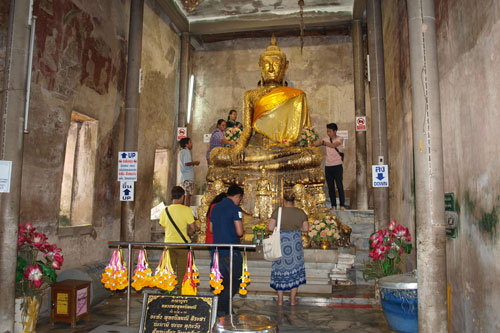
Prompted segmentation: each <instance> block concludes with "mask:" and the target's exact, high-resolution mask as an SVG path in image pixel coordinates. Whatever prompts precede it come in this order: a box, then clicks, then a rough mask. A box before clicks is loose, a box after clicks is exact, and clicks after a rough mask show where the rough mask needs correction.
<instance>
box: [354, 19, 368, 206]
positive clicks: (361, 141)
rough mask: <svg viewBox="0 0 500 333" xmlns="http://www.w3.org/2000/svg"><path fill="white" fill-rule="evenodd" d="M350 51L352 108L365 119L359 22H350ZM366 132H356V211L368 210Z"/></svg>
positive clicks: (360, 27) (361, 29)
mask: <svg viewBox="0 0 500 333" xmlns="http://www.w3.org/2000/svg"><path fill="white" fill-rule="evenodd" d="M352 51H353V59H354V60H353V62H354V106H355V114H356V117H365V116H366V108H365V75H364V74H365V73H364V72H365V71H364V55H363V27H362V22H361V20H354V21H353V22H352ZM366 162H367V155H366V132H356V209H359V210H367V209H368V184H367V181H366Z"/></svg>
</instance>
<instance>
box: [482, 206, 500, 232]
mask: <svg viewBox="0 0 500 333" xmlns="http://www.w3.org/2000/svg"><path fill="white" fill-rule="evenodd" d="M497 224H498V212H497V207H493V210H492V211H491V212H490V213H488V212H484V211H483V213H482V216H481V220H479V228H480V229H481V231H485V232H487V233H489V234H490V235H491V237H492V238H493V236H494V235H496V232H497Z"/></svg>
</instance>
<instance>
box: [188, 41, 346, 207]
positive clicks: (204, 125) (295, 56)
mask: <svg viewBox="0 0 500 333" xmlns="http://www.w3.org/2000/svg"><path fill="white" fill-rule="evenodd" d="M269 42H270V38H258V39H239V40H231V41H225V42H217V43H210V44H205V46H204V48H203V49H199V50H196V51H195V54H194V66H193V73H194V75H195V94H194V103H193V118H192V122H191V125H190V128H189V130H190V133H191V134H190V136H191V137H192V139H193V145H194V147H193V158H194V159H196V160H200V161H201V164H200V166H198V167H196V168H195V177H196V184H197V185H198V188H199V189H201V187H202V184H203V183H204V182H205V175H206V171H207V162H206V158H205V154H206V152H207V149H208V144H206V143H203V134H204V133H207V134H209V133H212V131H213V130H214V129H215V125H216V122H217V119H219V118H224V119H227V115H228V112H229V110H230V109H232V108H234V109H236V110H237V111H238V120H241V119H242V115H243V110H242V108H243V94H244V92H245V91H247V90H250V89H254V88H256V86H257V82H258V81H259V80H260V72H259V67H258V61H259V56H260V54H261V53H262V52H264V51H265V49H266V48H267V46H268V45H269ZM277 42H278V46H279V47H280V48H281V50H282V51H283V52H284V53H285V54H286V56H287V59H288V61H289V66H288V70H287V74H286V80H287V81H288V83H289V85H290V86H291V87H294V88H299V89H301V90H303V91H305V92H306V94H307V98H308V106H309V110H310V114H311V121H312V125H313V126H314V127H315V128H316V129H317V130H318V131H319V133H320V134H321V136H325V135H326V127H325V125H326V124H327V123H329V122H335V123H337V125H338V126H339V130H348V131H349V139H348V140H347V141H346V155H345V156H346V161H345V166H344V188H345V189H346V196H347V197H349V198H350V199H351V200H350V201H351V203H352V202H355V200H354V192H355V190H356V183H355V133H354V86H353V64H352V59H353V58H352V42H351V39H350V37H306V38H305V41H304V49H303V52H302V53H301V50H300V41H299V38H297V37H289V38H278V41H277Z"/></svg>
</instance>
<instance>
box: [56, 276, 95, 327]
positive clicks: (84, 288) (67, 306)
mask: <svg viewBox="0 0 500 333" xmlns="http://www.w3.org/2000/svg"><path fill="white" fill-rule="evenodd" d="M51 303H52V304H51V309H50V323H51V324H54V322H56V321H62V322H66V323H71V327H73V328H74V327H76V322H77V321H79V320H81V319H85V320H87V321H88V320H90V281H80V280H64V281H61V282H57V283H54V284H53V285H52V291H51Z"/></svg>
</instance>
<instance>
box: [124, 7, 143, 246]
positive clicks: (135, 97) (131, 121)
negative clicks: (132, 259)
mask: <svg viewBox="0 0 500 333" xmlns="http://www.w3.org/2000/svg"><path fill="white" fill-rule="evenodd" d="M143 14H144V0H131V3H130V23H129V32H128V63H127V87H126V96H127V97H126V100H125V133H124V140H125V144H124V147H123V149H124V151H137V148H138V129H139V101H140V93H139V85H140V74H139V72H140V70H141V53H142V21H143V16H144V15H143ZM140 156H141V155H139V158H140ZM139 163H140V162H139ZM136 190H137V188H136ZM134 232H135V202H134V201H124V202H122V207H121V225H120V239H121V240H125V241H133V240H134Z"/></svg>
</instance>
